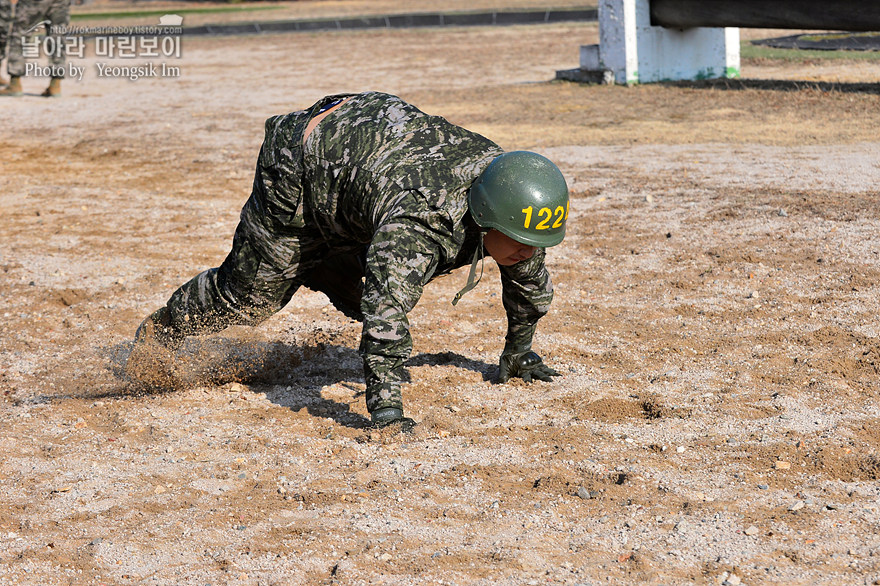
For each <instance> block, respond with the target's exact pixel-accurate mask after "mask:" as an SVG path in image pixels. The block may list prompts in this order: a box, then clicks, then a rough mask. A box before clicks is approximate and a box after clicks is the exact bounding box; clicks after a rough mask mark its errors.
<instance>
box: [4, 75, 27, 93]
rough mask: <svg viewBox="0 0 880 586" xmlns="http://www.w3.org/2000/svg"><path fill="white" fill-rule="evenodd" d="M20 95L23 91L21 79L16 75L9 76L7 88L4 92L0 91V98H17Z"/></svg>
mask: <svg viewBox="0 0 880 586" xmlns="http://www.w3.org/2000/svg"><path fill="white" fill-rule="evenodd" d="M22 94H24V90H23V89H22V88H21V78H20V77H19V76H17V75H12V76H10V77H9V86H8V87H7V88H6V89H5V90H0V96H6V97H11V98H17V97H18V96H20V95H22Z"/></svg>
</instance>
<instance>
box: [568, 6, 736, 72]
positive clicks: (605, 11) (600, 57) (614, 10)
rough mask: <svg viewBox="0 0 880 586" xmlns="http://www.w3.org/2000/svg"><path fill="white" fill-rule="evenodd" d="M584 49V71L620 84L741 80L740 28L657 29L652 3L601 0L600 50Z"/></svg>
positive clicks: (582, 59)
mask: <svg viewBox="0 0 880 586" xmlns="http://www.w3.org/2000/svg"><path fill="white" fill-rule="evenodd" d="M594 47H595V45H589V46H585V47H581V69H588V70H594V69H595V70H610V71H612V72H613V73H614V79H615V81H616V82H617V83H626V84H630V83H648V82H656V81H677V80H697V79H713V78H720V77H739V67H740V64H739V29H738V28H693V29H667V28H663V27H659V26H651V14H650V6H649V0H600V2H599V46H598V49H595V48H594Z"/></svg>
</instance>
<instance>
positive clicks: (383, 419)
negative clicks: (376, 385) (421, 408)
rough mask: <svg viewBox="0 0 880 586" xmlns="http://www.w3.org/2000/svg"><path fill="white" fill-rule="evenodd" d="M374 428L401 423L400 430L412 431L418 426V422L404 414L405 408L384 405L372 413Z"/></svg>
mask: <svg viewBox="0 0 880 586" xmlns="http://www.w3.org/2000/svg"><path fill="white" fill-rule="evenodd" d="M370 419H371V422H372V424H373V429H382V428H385V427H388V426H390V425H400V431H402V432H404V433H410V432H411V431H412V430H413V428H414V427H415V426H416V422H415V421H413V420H412V419H410V418H409V417H404V416H403V409H398V408H397V407H383V408H382V409H376V410H375V411H373V412H372V413H371V414H370Z"/></svg>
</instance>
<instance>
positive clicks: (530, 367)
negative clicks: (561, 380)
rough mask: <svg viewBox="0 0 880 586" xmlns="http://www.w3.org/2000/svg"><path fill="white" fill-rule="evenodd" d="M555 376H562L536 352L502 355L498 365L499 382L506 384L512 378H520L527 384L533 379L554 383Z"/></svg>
mask: <svg viewBox="0 0 880 586" xmlns="http://www.w3.org/2000/svg"><path fill="white" fill-rule="evenodd" d="M554 376H561V375H560V373H559V372H557V371H556V370H554V369H552V368H550V367H549V366H547V365H546V364H544V361H543V360H541V357H540V356H538V355H537V354H536V353H535V352H532V351H531V350H529V351H528V352H511V353H509V354H508V353H505V354H502V355H501V361H500V362H499V364H498V382H499V383H506V382H507V381H509V380H510V379H511V378H514V377H519V378H521V379H523V380H524V381H526V382H527V383H530V382H532V380H533V379H537V380H542V381H545V382H548V383H549V382H552V381H553V378H552V377H554Z"/></svg>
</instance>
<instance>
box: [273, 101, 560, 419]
mask: <svg viewBox="0 0 880 586" xmlns="http://www.w3.org/2000/svg"><path fill="white" fill-rule="evenodd" d="M340 97H347V96H331V97H328V98H325V99H324V100H322V101H320V102H318V103H317V104H316V105H315V106H313V107H312V109H311V110H310V113H309V116H308V118H309V119H310V118H311V117H312V116H314V114H315V113H317V111H318V109H319V108H320V107H321V105H323V104H327V103H330V101H331V100H332V99H333V98H335V99H339V98H340ZM282 118H283V117H279V118H278V119H276V120H275V121H274V122H273V119H270V121H269V122H267V130H269V126H270V125H271V124H276V125H278V124H282V125H283V120H282ZM300 120H302V118H300ZM277 130H280V129H277V128H276V132H274V133H270V132H267V137H268V136H271V135H273V134H274V135H275V136H279V135H280V136H282V137H283V136H284V135H285V132H280V133H279V132H277ZM294 134H296V133H294ZM301 134H302V131H301V130H300V131H299V136H301ZM290 136H291V135H288V138H290ZM264 148H265V145H264ZM274 151H275V152H282V151H283V149H278V148H276V149H274ZM502 152H503V151H502V149H501V148H500V147H499V146H498V145H496V144H495V143H493V142H492V141H490V140H488V139H486V138H484V137H483V136H480V135H479V134H476V133H473V132H470V131H468V130H465V129H464V128H461V127H459V126H456V125H453V124H451V123H449V122H448V121H447V120H445V119H444V118H441V117H439V116H430V115H428V114H425V113H423V112H421V111H420V110H418V109H417V108H415V107H414V106H412V105H410V104H408V103H406V102H404V101H403V100H401V99H400V98H398V97H396V96H391V95H388V94H382V93H377V92H367V93H362V94H356V95H351V97H350V99H349V100H348V101H346V102H345V103H344V104H342V106H340V107H339V108H338V109H336V110H335V111H333V112H331V113H330V114H329V115H328V116H327V117H326V118H325V119H324V120H323V121H322V122H321V123H320V124H318V126H317V127H315V129H314V130H313V131H312V133H311V134H310V135H309V137H308V139H307V140H306V142H305V144H304V145H303V149H302V167H301V168H302V169H303V178H302V185H303V194H302V202H301V203H300V204H299V205H298V206H297V207H298V208H299V209H298V212H299V213H297V214H296V216H297V217H299V218H302V221H304V222H306V223H311V224H312V225H313V226H316V227H317V228H318V229H319V230H320V231H321V234H322V236H323V238H324V240H325V241H326V242H328V243H329V244H330V246H331V248H334V249H351V250H357V249H358V248H359V247H360V249H361V250H365V251H366V269H365V280H364V292H363V296H362V300H361V310H362V312H363V314H364V327H363V334H362V338H361V348H360V350H361V354H362V356H363V359H364V370H365V377H366V382H367V391H368V392H367V407H368V408H369V409H370V411H372V410H374V409H376V408H380V407H384V406H399V405H397V404H396V403H397V402H399V397H400V383H401V382H402V381H404V380H406V376H407V375H406V369H405V368H404V363H405V362H406V360H407V359H408V357H409V355H410V353H411V351H412V339H411V337H410V333H409V322H408V320H407V314H408V313H409V311H410V310H412V308H413V307H414V306H415V305H416V303H417V302H418V300H419V298H420V297H421V295H422V288H423V287H424V285H425V284H426V283H427V282H428V281H430V280H431V279H432V278H434V277H436V276H438V275H440V274H443V273H447V272H449V271H451V270H452V269H455V268H458V267H461V266H464V265H466V264H468V263H470V261H471V258H472V256H473V254H474V252H475V251H476V248H477V246H479V245H480V243H481V238H480V234H479V229H478V227H477V226H476V224H475V223H474V222H473V221H472V220H471V219H470V214H469V213H468V203H467V193H468V189H469V188H470V186H471V184H472V183H473V181H474V180H475V179H476V177H477V176H478V175H479V174H480V173H481V172H482V171H483V169H485V168H486V166H488V164H489V163H490V162H491V161H492V160H493V159H494V158H495V157H497V156H498V155H500V154H501V153H502ZM297 166H298V165H297ZM291 203H293V202H291ZM500 269H501V280H502V288H503V294H502V300H503V305H504V308H505V310H506V313H507V318H508V330H507V336H506V342H507V346H506V347H507V348H508V349H516V350H525V349H528V348H530V346H531V341H532V336H533V334H534V331H535V327H536V324H537V321H538V319H539V318H540V317H541V316H543V315H544V314H545V313H546V312H547V310H548V309H549V306H550V302H551V300H552V297H553V290H552V285H551V281H550V276H549V274H548V272H547V270H546V268H545V266H544V251H543V250H541V249H539V250H538V251H537V252H536V254H535V255H534V256H533V257H532V258H531V259H529V260H527V261H524V262H521V263H518V264H516V265H514V266H510V267H504V266H501V267H500Z"/></svg>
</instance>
